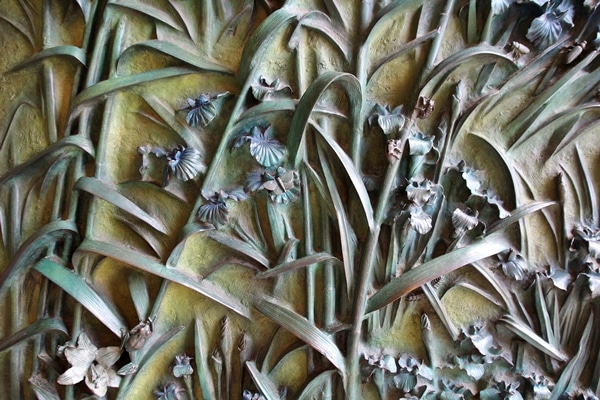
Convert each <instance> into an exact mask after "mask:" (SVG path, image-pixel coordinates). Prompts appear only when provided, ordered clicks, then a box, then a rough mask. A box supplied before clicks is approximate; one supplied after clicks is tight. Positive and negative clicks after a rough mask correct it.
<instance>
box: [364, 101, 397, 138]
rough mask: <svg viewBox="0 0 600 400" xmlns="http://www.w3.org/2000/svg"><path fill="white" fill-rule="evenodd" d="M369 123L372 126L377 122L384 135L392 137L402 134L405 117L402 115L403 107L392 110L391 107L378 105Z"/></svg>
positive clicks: (372, 112) (374, 108)
mask: <svg viewBox="0 0 600 400" xmlns="http://www.w3.org/2000/svg"><path fill="white" fill-rule="evenodd" d="M368 121H369V124H370V125H373V123H374V122H376V123H377V126H379V127H380V128H381V130H382V131H383V133H384V134H386V135H391V134H395V133H398V132H400V129H402V126H403V125H404V121H405V117H404V115H402V106H401V105H400V106H398V107H396V108H394V109H393V110H392V109H391V108H390V106H389V105H381V104H376V105H375V107H373V110H372V111H371V115H370V116H369V119H368Z"/></svg>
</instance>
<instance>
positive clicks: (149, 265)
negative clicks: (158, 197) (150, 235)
mask: <svg viewBox="0 0 600 400" xmlns="http://www.w3.org/2000/svg"><path fill="white" fill-rule="evenodd" d="M77 250H78V251H83V252H92V253H95V254H101V255H104V256H107V257H111V258H114V259H116V260H119V261H122V262H124V263H126V264H128V265H130V266H132V267H134V268H137V269H139V270H141V271H145V272H148V273H150V274H153V275H156V276H160V277H161V278H164V279H168V280H170V281H172V282H175V283H178V284H180V285H182V286H185V287H187V288H189V289H192V290H194V291H196V292H198V293H200V294H201V295H203V296H206V297H208V298H209V299H211V300H214V301H216V302H217V303H219V304H221V305H223V306H225V307H227V308H229V309H230V310H232V311H234V312H236V313H237V314H239V315H241V316H243V317H246V318H250V310H249V309H248V307H247V306H245V305H244V304H243V303H242V302H241V301H240V300H239V299H238V298H236V297H234V296H233V295H231V294H229V293H228V292H227V291H225V290H224V289H222V288H220V287H219V286H217V285H215V284H214V283H212V282H210V281H208V280H206V279H204V280H200V281H199V280H198V279H197V278H196V277H194V276H191V275H188V274H186V273H184V272H183V271H180V270H177V269H173V268H167V267H165V266H164V265H163V264H161V263H160V262H158V260H156V259H154V258H151V257H148V256H146V255H144V254H140V253H137V252H135V251H133V250H129V249H125V248H123V247H120V246H117V245H114V244H109V243H103V242H98V241H94V240H86V241H84V242H83V243H82V244H81V245H80V246H79V247H78V249H77ZM75 256H76V255H75Z"/></svg>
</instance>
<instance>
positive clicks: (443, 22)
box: [419, 0, 456, 83]
mask: <svg viewBox="0 0 600 400" xmlns="http://www.w3.org/2000/svg"><path fill="white" fill-rule="evenodd" d="M455 1H456V0H447V2H446V7H445V8H444V11H443V12H442V14H441V15H442V16H441V19H440V24H439V29H438V33H437V35H436V37H435V38H434V39H433V43H431V49H430V50H429V55H428V56H427V61H426V62H425V66H424V68H423V69H422V74H421V79H419V82H421V83H422V80H423V79H424V78H425V77H426V76H427V75H428V74H429V72H431V69H432V68H433V66H434V64H435V60H436V59H437V56H438V53H439V51H440V46H441V45H442V40H443V39H444V33H446V28H447V27H448V21H449V20H450V15H452V10H453V9H454V3H455Z"/></svg>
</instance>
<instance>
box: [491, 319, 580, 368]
mask: <svg viewBox="0 0 600 400" xmlns="http://www.w3.org/2000/svg"><path fill="white" fill-rule="evenodd" d="M498 323H501V324H502V325H503V326H505V327H506V328H508V329H509V330H510V331H511V332H513V333H515V334H516V335H517V336H519V337H520V338H521V339H523V340H525V341H526V342H527V343H529V344H530V345H532V346H533V347H535V348H536V349H538V350H540V351H542V352H544V353H546V354H548V355H549V356H551V357H554V358H556V359H557V360H560V361H567V360H568V359H569V358H568V357H567V356H566V354H564V353H563V352H562V351H561V350H560V349H558V348H556V347H555V346H552V345H551V344H550V343H548V342H547V341H545V340H544V339H542V337H540V336H539V335H538V334H537V333H535V332H534V331H533V330H531V328H529V327H528V326H526V325H525V324H523V323H520V322H519V321H517V320H516V319H514V318H513V317H512V316H510V315H505V316H503V317H502V318H500V320H498Z"/></svg>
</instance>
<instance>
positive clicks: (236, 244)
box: [208, 230, 271, 268]
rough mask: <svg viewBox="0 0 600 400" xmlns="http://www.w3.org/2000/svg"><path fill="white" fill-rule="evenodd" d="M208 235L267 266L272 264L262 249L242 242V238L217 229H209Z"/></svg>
mask: <svg viewBox="0 0 600 400" xmlns="http://www.w3.org/2000/svg"><path fill="white" fill-rule="evenodd" d="M208 237H210V238H211V239H212V240H214V241H215V242H217V243H220V244H222V245H224V246H226V247H228V248H229V249H231V250H234V251H236V252H238V253H240V254H243V255H245V256H246V257H249V258H250V259H251V260H254V261H256V262H258V263H259V264H260V265H262V266H263V267H265V268H269V266H270V264H271V263H270V262H269V260H268V259H267V258H266V257H265V256H264V255H263V254H262V253H261V252H260V251H258V250H256V249H255V248H254V247H252V246H250V245H249V244H247V243H245V242H242V241H241V240H238V239H235V238H233V237H231V236H229V235H226V234H224V233H222V232H219V231H215V230H212V231H209V232H208Z"/></svg>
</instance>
